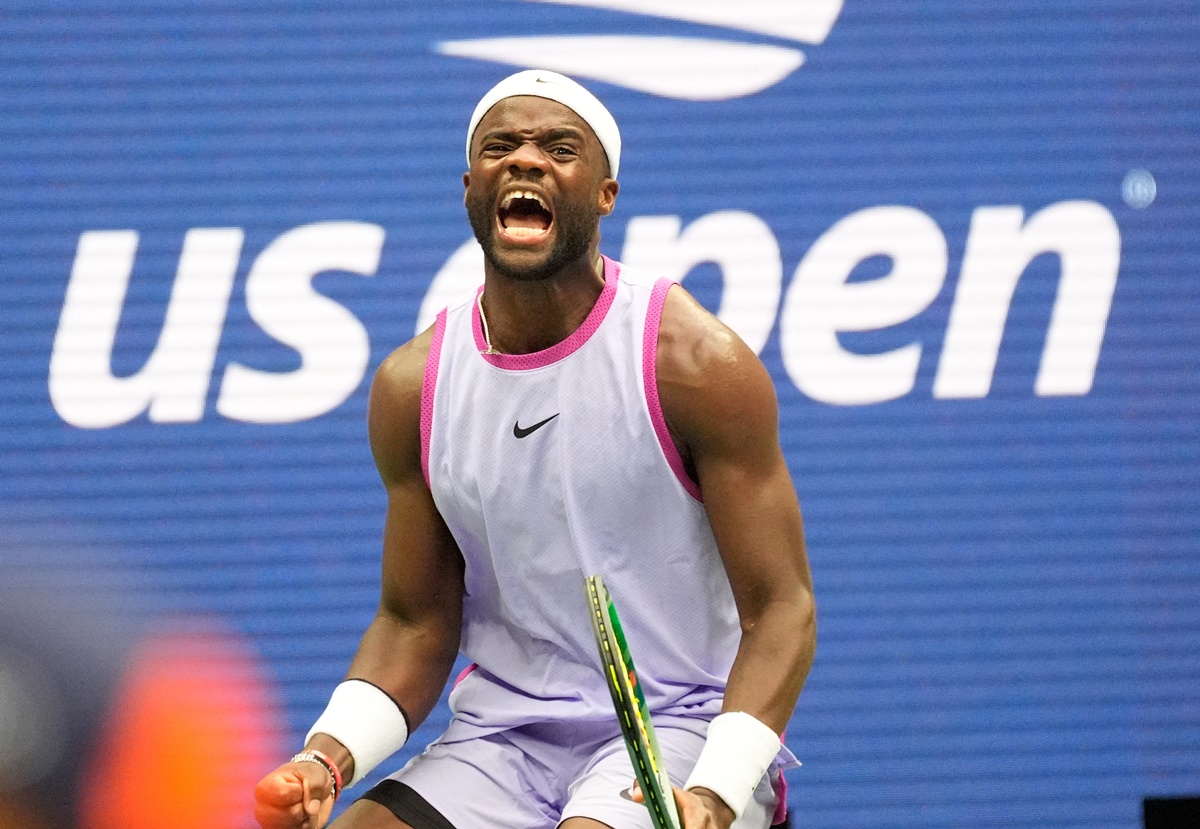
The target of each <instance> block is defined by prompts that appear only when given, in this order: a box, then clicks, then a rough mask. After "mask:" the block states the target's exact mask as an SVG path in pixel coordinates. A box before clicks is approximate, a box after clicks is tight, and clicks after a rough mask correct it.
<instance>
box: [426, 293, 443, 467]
mask: <svg viewBox="0 0 1200 829" xmlns="http://www.w3.org/2000/svg"><path fill="white" fill-rule="evenodd" d="M445 336H446V309H445V308H443V309H442V311H441V313H439V314H438V315H437V319H436V320H435V321H434V323H433V340H432V341H430V343H429V354H428V356H426V358H425V380H424V382H422V383H421V474H422V475H424V476H425V485H426V486H429V485H430V484H429V436H430V435H431V434H432V433H433V393H434V391H435V389H436V388H437V376H438V366H439V365H440V364H441V361H442V360H441V358H442V340H443V339H444V338H445Z"/></svg>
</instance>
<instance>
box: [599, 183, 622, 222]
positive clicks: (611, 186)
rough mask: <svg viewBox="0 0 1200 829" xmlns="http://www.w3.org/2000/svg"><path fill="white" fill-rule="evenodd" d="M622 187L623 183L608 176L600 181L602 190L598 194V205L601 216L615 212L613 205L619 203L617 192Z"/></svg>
mask: <svg viewBox="0 0 1200 829" xmlns="http://www.w3.org/2000/svg"><path fill="white" fill-rule="evenodd" d="M620 189H621V185H620V184H617V180H616V179H612V178H606V179H604V180H603V181H601V182H600V191H599V193H598V194H597V196H596V207H597V209H598V210H599V213H600V215H601V216H607V215H608V214H609V213H612V212H613V207H615V206H616V204H617V193H618V192H619V191H620Z"/></svg>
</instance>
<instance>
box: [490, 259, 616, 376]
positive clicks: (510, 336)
mask: <svg viewBox="0 0 1200 829" xmlns="http://www.w3.org/2000/svg"><path fill="white" fill-rule="evenodd" d="M589 258H590V260H591V261H586V260H581V261H579V262H578V263H576V264H574V265H572V266H570V267H567V268H564V269H563V270H562V271H559V272H558V273H557V274H555V275H554V276H553V277H550V278H548V279H542V280H537V281H529V282H526V281H522V280H519V279H512V278H509V277H504V276H501V275H500V274H498V273H496V272H494V271H493V270H492V269H491V268H490V267H489V268H485V274H484V291H483V296H482V297H480V307H481V311H482V314H483V318H484V323H485V330H486V331H487V336H488V340H489V342H490V343H491V347H492V349H493V350H494V351H498V352H501V353H504V354H532V353H534V352H536V351H543V350H545V349H547V348H550V347H552V346H554V345H557V344H558V343H560V342H562V341H563V340H565V339H566V338H567V337H569V336H571V334H573V333H574V332H575V330H576V329H577V328H579V326H580V325H582V324H583V321H584V320H585V319H587V315H588V314H589V313H590V312H591V310H592V307H593V306H595V304H596V299H597V298H598V297H599V296H600V292H601V291H602V290H603V289H604V262H603V260H602V259H601V258H600V255H599V253H597V252H596V251H595V249H593V250H592V251H591V252H590V253H589Z"/></svg>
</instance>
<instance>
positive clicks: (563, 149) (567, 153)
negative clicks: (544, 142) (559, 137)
mask: <svg viewBox="0 0 1200 829" xmlns="http://www.w3.org/2000/svg"><path fill="white" fill-rule="evenodd" d="M550 154H551V155H553V156H557V157H559V158H570V157H572V156H575V155H578V153H576V152H575V148H574V147H568V146H565V145H562V144H559V145H558V146H556V147H551V148H550Z"/></svg>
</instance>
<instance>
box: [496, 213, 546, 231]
mask: <svg viewBox="0 0 1200 829" xmlns="http://www.w3.org/2000/svg"><path fill="white" fill-rule="evenodd" d="M504 227H505V228H507V229H508V230H515V229H518V228H519V229H521V230H546V229H547V228H548V227H550V223H549V222H548V221H546V217H545V216H543V215H542V214H541V213H509V214H508V215H507V216H506V217H505V218H504Z"/></svg>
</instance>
